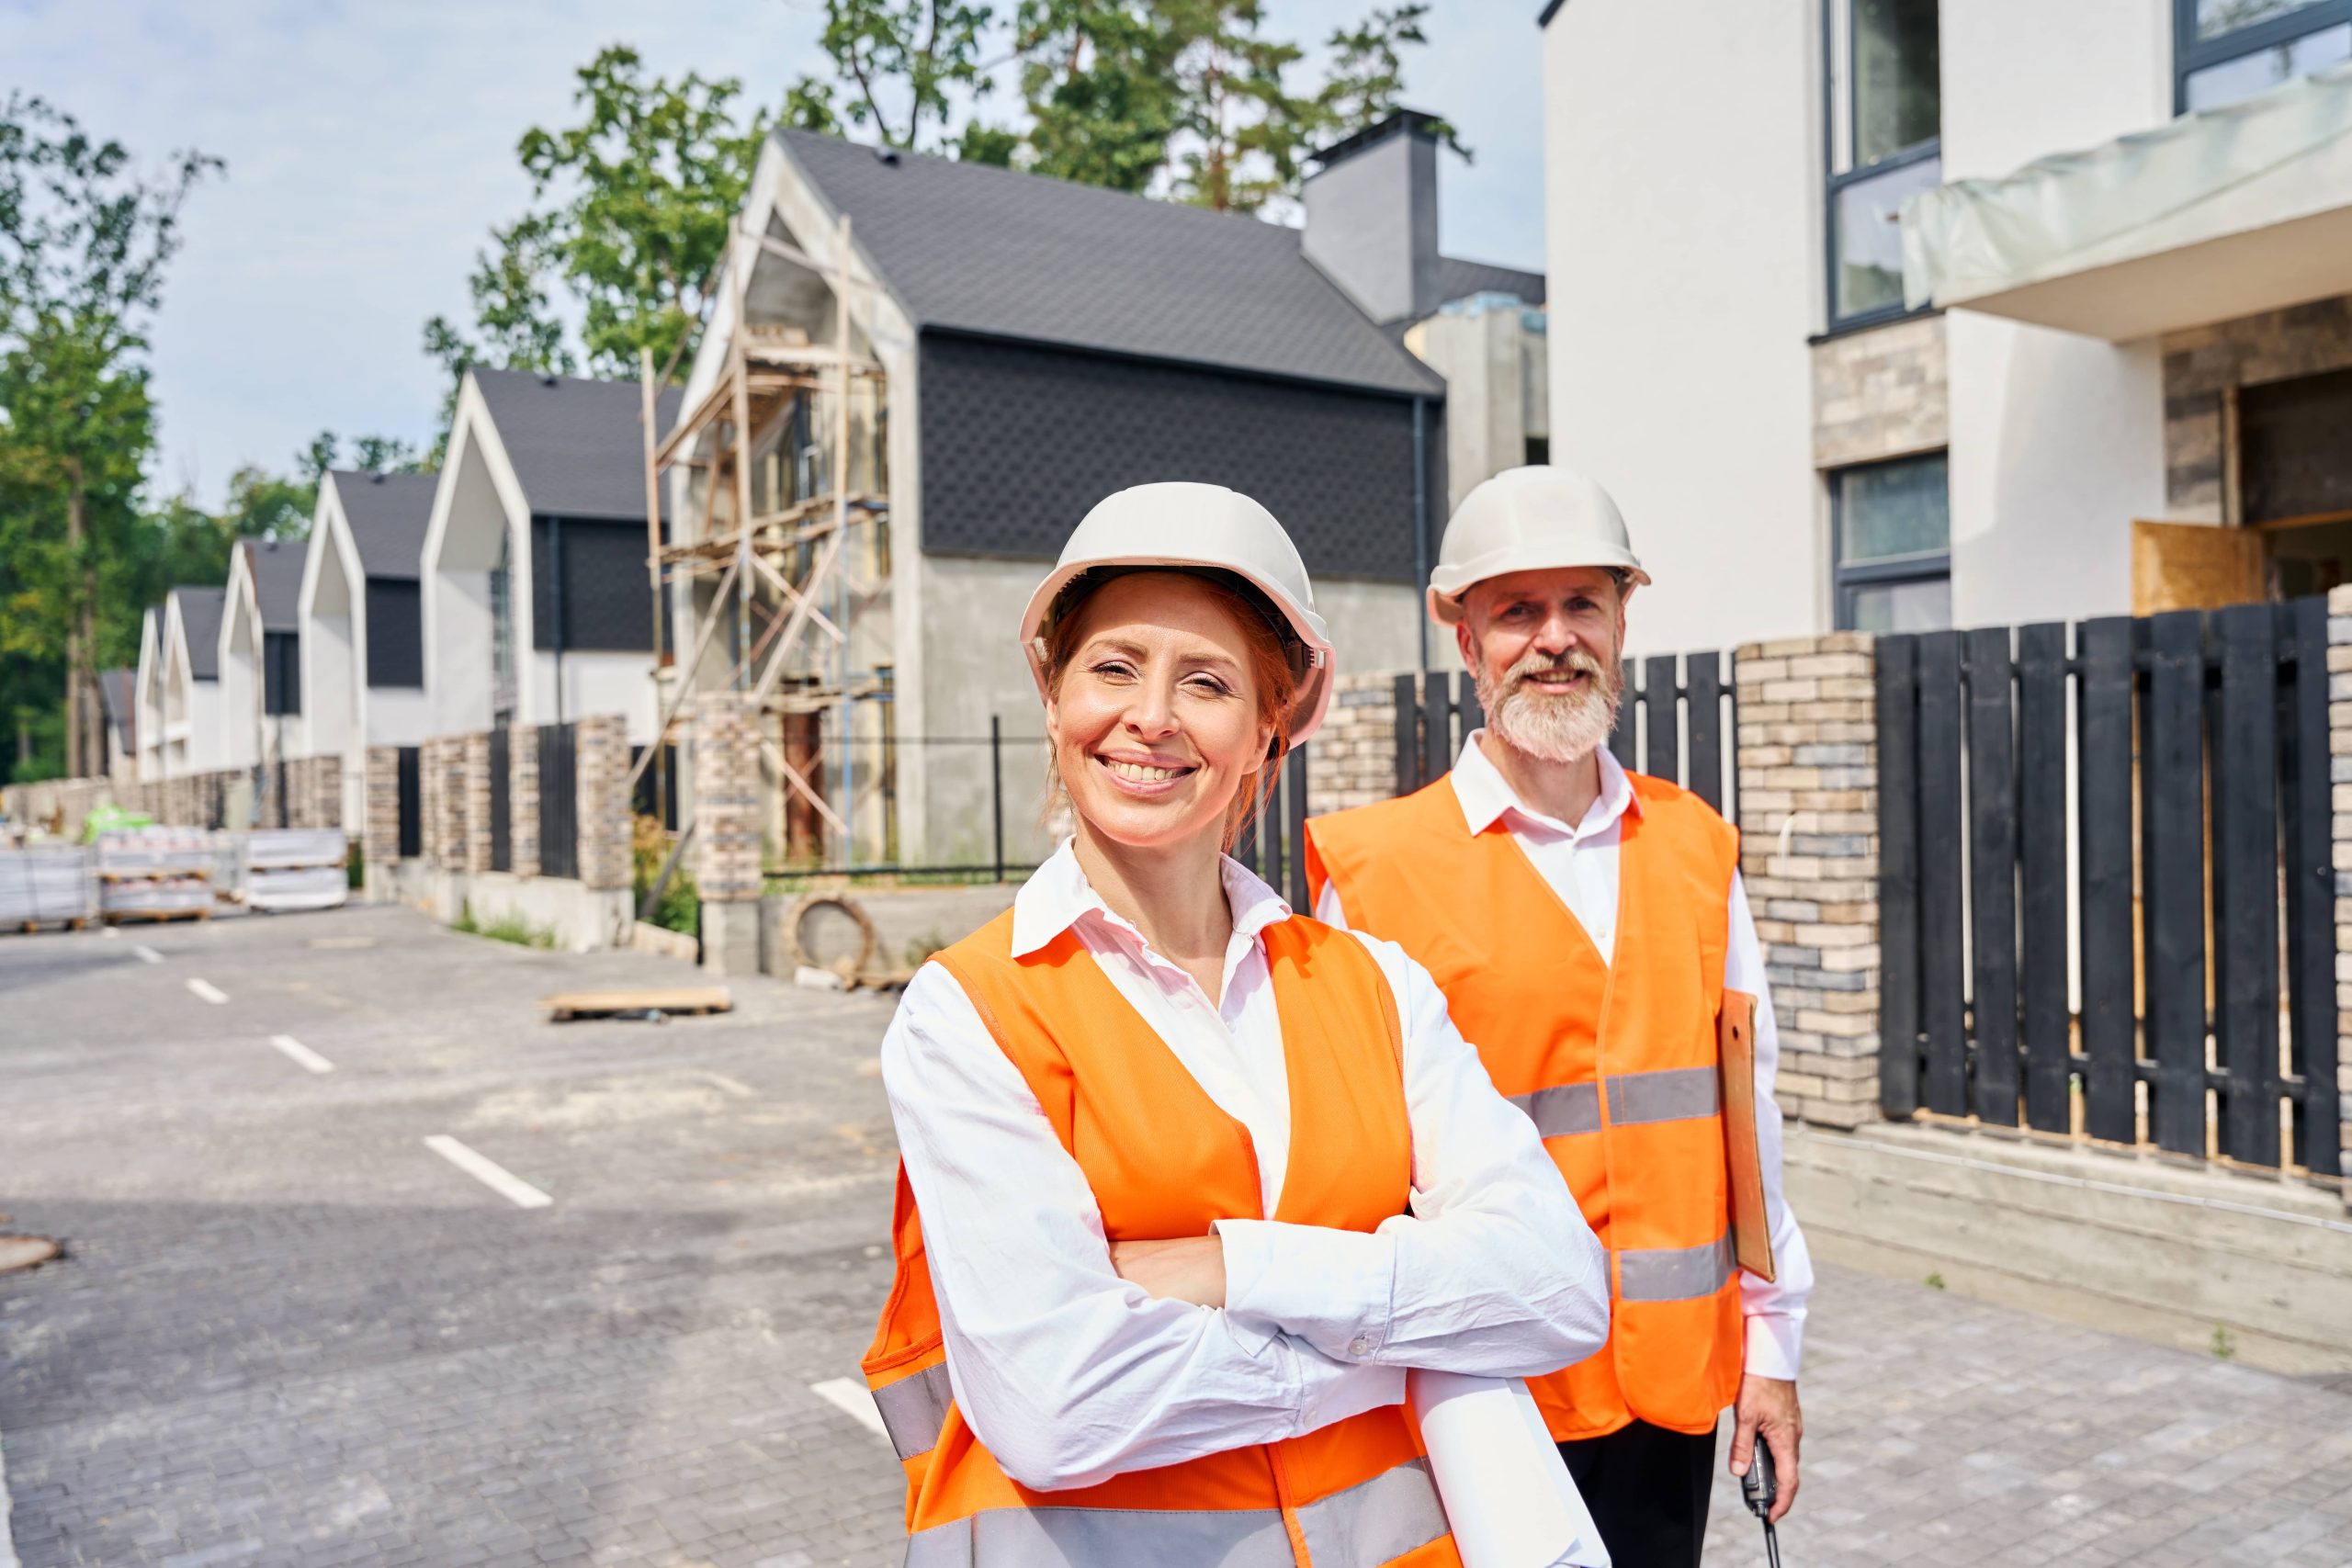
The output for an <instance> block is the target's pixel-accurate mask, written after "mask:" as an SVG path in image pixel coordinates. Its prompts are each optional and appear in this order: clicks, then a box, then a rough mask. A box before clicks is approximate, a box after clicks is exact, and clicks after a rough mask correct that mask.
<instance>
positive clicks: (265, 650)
mask: <svg viewBox="0 0 2352 1568" xmlns="http://www.w3.org/2000/svg"><path fill="white" fill-rule="evenodd" d="M307 553H308V552H307V551H306V550H305V549H304V548H303V547H301V546H300V545H297V544H287V543H284V542H282V541H280V540H277V539H247V540H244V541H242V542H241V543H239V545H238V546H237V547H236V549H235V550H234V551H233V552H232V553H231V555H230V558H229V582H228V599H227V602H226V604H225V606H224V610H223V614H222V616H221V622H220V708H221V718H222V733H221V748H222V758H223V762H222V765H223V766H226V767H232V768H244V767H251V766H253V765H254V763H256V762H276V761H281V760H284V759H286V758H288V757H294V756H301V755H306V754H307V753H306V752H305V750H304V748H303V744H302V668H301V660H300V644H301V620H300V614H299V611H300V604H301V597H302V560H303V557H304V556H305V555H306V554H307Z"/></svg>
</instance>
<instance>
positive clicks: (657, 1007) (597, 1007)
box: [539, 986, 735, 1023]
mask: <svg viewBox="0 0 2352 1568" xmlns="http://www.w3.org/2000/svg"><path fill="white" fill-rule="evenodd" d="M539 1005H540V1006H541V1007H544V1008H546V1009H547V1010H548V1017H549V1018H550V1019H552V1020H553V1021H556V1022H558V1023H561V1022H563V1021H565V1020H567V1019H574V1018H609V1017H611V1016H612V1015H614V1014H615V1013H626V1012H662V1013H705V1012H728V1011H730V1010H733V1008H734V1006H735V1001H734V998H732V997H730V996H729V995H728V991H727V987H724V986H650V987H642V988H639V989H635V990H616V991H561V992H559V993H557V994H556V995H554V996H552V997H542V998H539Z"/></svg>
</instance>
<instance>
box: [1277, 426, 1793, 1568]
mask: <svg viewBox="0 0 2352 1568" xmlns="http://www.w3.org/2000/svg"><path fill="white" fill-rule="evenodd" d="M1648 581H1649V577H1648V575H1647V574H1646V573H1645V572H1644V571H1643V570H1642V567H1641V563H1640V562H1639V561H1638V560H1636V559H1635V558H1634V553H1633V550H1632V548H1631V546H1630V541H1629V540H1628V539H1627V536H1626V532H1625V523H1624V519H1623V517H1622V516H1621V515H1619V513H1618V511H1617V507H1616V504H1615V502H1611V500H1610V499H1609V496H1608V495H1607V493H1606V492H1604V491H1602V490H1601V489H1600V486H1599V485H1596V484H1594V483H1593V482H1592V481H1590V480H1589V479H1584V478H1582V477H1581V476H1579V475H1577V474H1575V473H1572V472H1570V471H1569V470H1567V469H1566V468H1553V467H1534V468H1513V469H1510V470H1509V471H1507V472H1504V473H1501V474H1498V475H1496V476H1495V477H1494V478H1493V479H1488V480H1487V481H1486V482H1485V483H1484V484H1482V485H1480V486H1478V488H1477V489H1476V490H1474V491H1471V492H1470V494H1469V495H1468V496H1467V497H1465V498H1464V501H1463V502H1462V506H1461V508H1460V510H1458V511H1457V512H1456V513H1454V514H1453V519H1452V521H1451V522H1449V523H1448V524H1447V525H1446V532H1445V541H1444V545H1443V547H1442V550H1441V552H1440V556H1439V564H1438V567H1437V570H1435V571H1434V572H1433V573H1431V575H1430V586H1429V596H1428V608H1429V613H1430V616H1431V617H1432V618H1433V619H1434V620H1436V621H1437V622H1438V623H1439V624H1440V625H1442V626H1451V627H1452V628H1453V635H1454V640H1455V643H1456V646H1457V647H1459V648H1460V649H1461V652H1462V659H1463V662H1464V665H1465V666H1466V667H1467V668H1468V669H1469V671H1471V673H1472V675H1473V677H1474V678H1475V679H1476V682H1477V688H1478V704H1479V706H1480V707H1481V708H1482V709H1483V710H1484V711H1485V713H1486V715H1487V728H1483V729H1480V730H1477V731H1476V732H1475V733H1473V734H1472V735H1471V736H1470V738H1469V739H1468V740H1467V741H1466V742H1465V743H1464V746H1463V749H1462V755H1461V757H1460V759H1459V760H1458V761H1456V762H1455V764H1454V767H1453V772H1452V773H1449V774H1448V775H1447V776H1446V777H1444V778H1442V779H1440V780H1439V781H1438V782H1437V783H1435V784H1431V785H1430V786H1429V787H1428V788H1426V789H1423V790H1421V791H1419V792H1418V793H1416V794H1414V795H1407V796H1405V797H1404V798H1402V799H1398V800H1390V801H1385V802H1383V803H1381V804H1380V805H1378V806H1369V807H1361V808H1358V809H1356V810H1352V811H1343V812H1340V813H1337V814H1335V815H1333V816H1329V817H1323V818H1317V819H1316V820H1314V821H1312V822H1310V823H1308V824H1307V828H1306V833H1307V877H1308V883H1309V886H1310V887H1311V888H1312V889H1313V891H1314V895H1315V899H1316V910H1315V912H1316V914H1317V916H1318V917H1319V918H1320V919H1323V920H1325V921H1327V922H1328V923H1329V924H1332V925H1351V926H1354V927H1356V928H1358V929H1360V930H1363V931H1368V932H1370V933H1372V934H1373V935H1374V936H1379V937H1384V938H1386V939H1388V940H1389V941H1392V942H1397V943H1398V944H1399V945H1401V946H1402V947H1403V948H1404V949H1405V951H1406V952H1407V953H1410V954H1411V955H1412V956H1413V957H1415V958H1417V959H1419V961H1420V962H1421V963H1422V964H1424V965H1426V966H1427V967H1428V969H1429V970H1430V973H1431V974H1432V975H1433V976H1435V977H1436V979H1437V983H1438V985H1439V987H1440V988H1441V989H1442V990H1443V991H1444V993H1445V996H1446V1000H1447V1004H1448V1006H1449V1008H1450V1009H1451V1010H1452V1012H1453V1021H1454V1022H1455V1024H1456V1025H1458V1026H1459V1027H1460V1029H1461V1031H1462V1032H1463V1034H1464V1036H1465V1037H1466V1038H1468V1039H1469V1040H1470V1042H1471V1043H1473V1044H1474V1045H1476V1047H1477V1049H1478V1054H1479V1055H1480V1056H1481V1057H1482V1058H1483V1059H1484V1061H1485V1062H1486V1065H1487V1072H1488V1074H1489V1075H1490V1076H1491V1077H1493V1078H1494V1080H1495V1086H1496V1088H1498V1089H1500V1090H1501V1091H1502V1092H1503V1093H1504V1094H1506V1095H1508V1096H1510V1098H1511V1099H1512V1100H1514V1101H1515V1102H1516V1103H1517V1104H1519V1105H1520V1106H1521V1108H1522V1109H1524V1110H1525V1111H1527V1113H1528V1114H1529V1116H1530V1117H1532V1119H1533V1120H1534V1122H1535V1124H1536V1126H1537V1128H1538V1129H1539V1130H1540V1131H1541V1132H1542V1133H1543V1134H1544V1146H1545V1147H1546V1148H1547V1149H1549V1150H1550V1152H1551V1154H1552V1157H1553V1159H1554V1160H1555V1162H1556V1163H1557V1164H1558V1166H1559V1168H1560V1172H1561V1174H1562V1176H1563V1177H1565V1178H1566V1180H1567V1183H1568V1186H1569V1188H1570V1190H1573V1191H1574V1192H1575V1193H1576V1196H1577V1202H1578V1203H1579V1204H1580V1205H1581V1207H1582V1208H1583V1210H1584V1214H1585V1218H1586V1220H1587V1221H1588V1222H1589V1223H1590V1224H1591V1226H1592V1229H1593V1231H1594V1233H1595V1234H1596V1235H1599V1236H1600V1240H1601V1242H1602V1244H1603V1245H1604V1246H1605V1247H1607V1248H1608V1250H1609V1254H1610V1261H1611V1269H1610V1276H1611V1336H1610V1341H1609V1344H1608V1345H1607V1346H1606V1347H1605V1348H1603V1349H1602V1350H1600V1353H1599V1354H1597V1355H1594V1356H1592V1357H1590V1358H1589V1359H1586V1360H1583V1361H1579V1362H1577V1364H1576V1365H1574V1366H1572V1367H1567V1368H1564V1369H1562V1370H1561V1371H1557V1372H1555V1373H1553V1374H1551V1375H1550V1376H1548V1377H1542V1378H1531V1379H1529V1380H1528V1384H1529V1388H1530V1391H1531V1392H1532V1393H1533V1394H1534V1396H1535V1402H1536V1404H1537V1406H1538V1407H1539V1408H1540V1409H1541V1410H1542V1411H1543V1413H1544V1420H1545V1423H1546V1425H1547V1426H1549V1427H1550V1428H1551V1433H1552V1436H1553V1438H1554V1439H1555V1440H1556V1441H1557V1442H1558V1443H1559V1445H1560V1453H1561V1457H1562V1458H1563V1459H1565V1460H1566V1462H1567V1466H1568V1469H1569V1472H1571V1473H1572V1474H1573V1475H1574V1476H1575V1478H1576V1481H1577V1489H1578V1490H1579V1491H1580V1492H1581V1493H1582V1494H1583V1495H1584V1498H1585V1501H1586V1503H1587V1505H1588V1506H1589V1507H1590V1508H1591V1510H1592V1514H1593V1519H1594V1522H1595V1524H1596V1525H1597V1526H1598V1527H1599V1529H1600V1536H1601V1540H1602V1541H1603V1542H1604V1543H1605V1544H1606V1545H1607V1546H1608V1548H1609V1551H1610V1554H1611V1557H1612V1558H1613V1559H1614V1560H1615V1561H1616V1562H1618V1563H1619V1564H1621V1565H1623V1568H1637V1565H1638V1568H1657V1565H1660V1564H1696V1563H1697V1562H1698V1561H1699V1552H1700V1546H1701V1541H1702V1537H1703V1536H1704V1535H1705V1533H1706V1521H1707V1495H1708V1490H1709V1485H1710V1482H1711V1480H1712V1472H1713V1468H1714V1451H1715V1430H1716V1427H1717V1424H1718V1421H1719V1418H1720V1416H1721V1414H1722V1412H1723V1410H1724V1407H1725V1406H1726V1405H1729V1406H1732V1407H1733V1409H1734V1411H1735V1420H1734V1425H1733V1435H1732V1442H1731V1453H1730V1469H1731V1472H1732V1473H1733V1474H1735V1475H1745V1474H1746V1473H1747V1468H1748V1465H1749V1463H1750V1459H1751V1454H1752V1452H1753V1449H1754V1445H1755V1444H1756V1442H1757V1441H1758V1438H1759V1435H1760V1438H1761V1440H1762V1441H1763V1442H1765V1443H1766V1444H1768V1445H1769V1446H1770V1450H1771V1458H1772V1461H1773V1465H1774V1469H1775V1471H1776V1472H1777V1481H1778V1484H1779V1501H1778V1502H1777V1504H1776V1505H1775V1507H1774V1511H1773V1515H1772V1517H1773V1518H1775V1519H1776V1520H1777V1519H1778V1518H1779V1517H1781V1515H1782V1514H1785V1513H1786V1512H1787V1511H1788V1508H1789V1505H1790V1504H1791V1503H1792V1501H1793V1500H1794V1499H1795V1496H1796V1490H1797V1442H1798V1437H1799V1433H1800V1430H1801V1418H1800V1415H1799V1411H1798V1406H1797V1391H1796V1376H1797V1359H1798V1351H1799V1342H1800V1339H1801V1337H1802V1334H1803V1329H1804V1303H1805V1297H1806V1295H1807V1293H1808V1292H1810V1291H1811V1289H1812V1285H1813V1266H1812V1262H1811V1260H1810V1259H1809V1258H1808V1257H1807V1256H1806V1252H1805V1245H1804V1235H1803V1234H1802V1233H1800V1232H1799V1230H1798V1229H1797V1225H1796V1222H1795V1220H1793V1219H1792V1217H1791V1216H1790V1214H1789V1212H1788V1206H1787V1204H1786V1203H1785V1202H1784V1201H1782V1200H1781V1118H1780V1112H1779V1111H1778V1109H1777V1108H1776V1107H1775V1105H1774V1104H1773V1100H1772V1079H1773V1074H1774V1071H1775V1068H1776V1066H1777V1064H1778V1058H1779V1040H1778V1035H1777V1033H1776V1031H1775V1025H1774V1022H1773V1018H1772V1007H1771V999H1770V995H1769V994H1768V991H1767V987H1766V985H1765V972H1764V959H1763V953H1762V951H1761V949H1760V947H1759V946H1758V941H1757V935H1756V926H1755V922H1754V920H1753V919H1752V918H1751V917H1750V915H1749V912H1748V907H1747V893H1746V891H1745V890H1744V889H1743V888H1742V886H1741V884H1740V879H1739V869H1738V836H1737V834H1736V831H1735V830H1734V829H1732V828H1731V826H1730V825H1729V824H1727V823H1725V822H1724V820H1723V818H1721V817H1719V816H1717V815H1716V814H1715V812H1714V810H1713V808H1712V807H1709V806H1707V805H1706V803H1705V802H1703V801H1702V800H1700V799H1699V797H1698V796H1696V795H1692V794H1691V793H1690V792H1689V791H1687V790H1684V789H1681V788H1679V787H1677V786H1676V785H1675V784H1671V783H1669V782H1668V781H1666V780H1663V779H1653V778H1647V777H1645V776H1643V775H1641V774H1638V773H1627V772H1626V771H1625V770H1624V769H1623V767H1621V766H1620V765H1619V764H1618V762H1617V760H1616V759H1615V758H1614V757H1612V756H1611V754H1610V753H1609V750H1608V748H1607V741H1608V739H1609V735H1610V731H1611V729H1612V728H1614V726H1615V723H1616V716H1617V705H1618V700H1619V697H1620V694H1622V692H1623V664H1622V662H1621V659H1622V653H1623V647H1624V640H1625V608H1626V601H1627V599H1628V597H1629V596H1630V595H1631V594H1632V592H1633V591H1634V587H1635V586H1637V585H1640V584H1645V583H1647V582H1648ZM1665 711H1669V712H1670V711H1671V710H1665ZM1404 743H1409V741H1403V740H1400V744H1404ZM1777 918H1786V919H1806V918H1807V917H1806V916H1805V914H1804V911H1802V910H1792V911H1789V912H1788V914H1787V915H1785V916H1779V917H1777Z"/></svg>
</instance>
